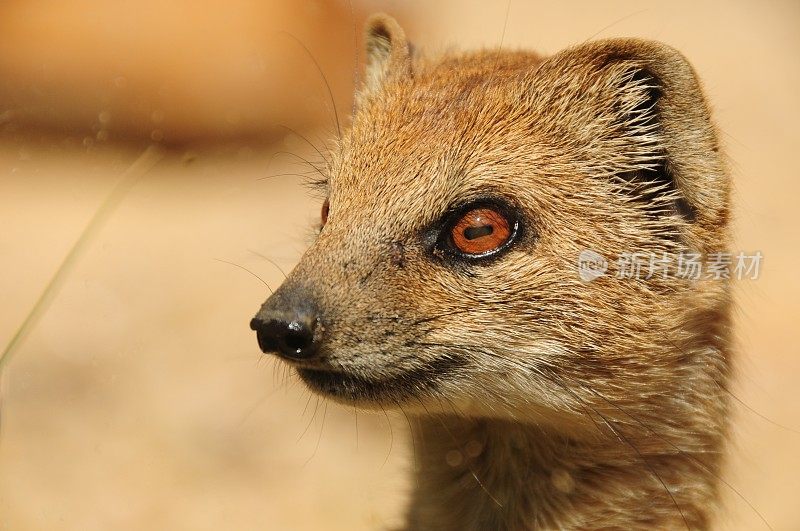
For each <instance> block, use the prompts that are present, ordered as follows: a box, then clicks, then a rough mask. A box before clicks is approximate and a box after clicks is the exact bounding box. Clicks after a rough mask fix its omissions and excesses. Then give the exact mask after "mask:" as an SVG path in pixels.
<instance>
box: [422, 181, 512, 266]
mask: <svg viewBox="0 0 800 531" xmlns="http://www.w3.org/2000/svg"><path fill="white" fill-rule="evenodd" d="M481 208H487V209H490V210H494V211H496V212H499V213H500V215H502V216H503V217H504V218H505V219H506V221H508V226H509V229H510V233H509V236H508V238H507V239H506V241H505V242H504V243H503V244H502V245H500V246H498V247H496V248H494V249H491V250H489V251H486V252H484V253H479V254H470V253H465V252H463V251H461V250H460V249H459V248H458V247H457V246H456V244H455V242H454V241H453V235H452V232H453V229H454V228H455V226H456V225H457V224H458V222H459V221H460V220H461V218H462V217H463V216H464V215H465V214H467V213H468V212H470V211H472V210H477V209H481ZM518 212H519V211H518V209H517V208H515V207H514V206H513V205H512V204H511V203H509V202H508V201H506V200H505V199H501V198H497V197H482V198H479V199H474V200H471V201H468V202H466V203H463V204H461V205H458V206H456V207H454V208H452V209H451V210H450V211H449V212H447V213H446V214H445V215H444V216H443V217H442V221H441V222H440V223H438V224H437V231H438V236H437V238H436V244H435V247H434V254H439V255H443V256H444V257H446V258H449V259H451V260H452V259H455V260H458V261H461V262H470V263H475V262H487V261H488V260H489V259H494V258H497V257H499V256H501V255H502V254H504V253H505V252H506V251H507V250H509V249H510V248H511V247H513V246H514V244H515V243H516V242H517V241H518V240H519V239H520V235H521V233H522V222H521V216H520V215H519V213H518Z"/></svg>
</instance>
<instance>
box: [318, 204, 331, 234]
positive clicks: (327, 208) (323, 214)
mask: <svg viewBox="0 0 800 531" xmlns="http://www.w3.org/2000/svg"><path fill="white" fill-rule="evenodd" d="M330 210H331V202H330V201H329V200H328V199H327V198H326V199H325V201H324V202H323V203H322V211H321V212H320V213H319V217H320V221H321V222H322V225H321V226H320V228H322V227H324V226H325V224H326V223H328V212H330Z"/></svg>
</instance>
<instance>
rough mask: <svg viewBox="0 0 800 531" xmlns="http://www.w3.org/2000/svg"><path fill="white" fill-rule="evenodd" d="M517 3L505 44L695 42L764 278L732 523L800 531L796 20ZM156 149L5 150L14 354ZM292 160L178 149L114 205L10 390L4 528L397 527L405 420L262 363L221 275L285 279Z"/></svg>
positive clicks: (303, 220)
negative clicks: (109, 202)
mask: <svg viewBox="0 0 800 531" xmlns="http://www.w3.org/2000/svg"><path fill="white" fill-rule="evenodd" d="M518 4H522V3H521V2H515V3H514V4H512V8H511V16H510V17H509V23H508V26H507V29H506V31H505V36H504V37H503V38H502V40H503V43H504V46H508V47H514V46H527V47H533V48H536V49H539V50H542V51H544V52H552V51H555V50H558V49H560V48H561V47H563V46H566V45H568V44H570V43H575V42H580V41H583V40H585V39H588V38H590V37H592V36H594V35H595V34H597V33H598V32H600V34H599V36H600V37H609V36H616V35H638V36H645V37H650V38H656V39H659V40H663V41H665V42H669V43H671V44H673V45H674V46H676V47H678V48H679V49H681V50H682V51H684V52H685V53H686V55H687V56H689V57H690V58H691V59H692V61H693V63H694V64H695V66H696V68H697V69H698V71H699V72H700V74H701V76H702V77H703V79H704V80H705V82H706V87H707V90H708V93H709V96H710V98H711V100H712V102H713V104H714V107H715V110H716V117H717V120H718V123H719V125H720V127H721V129H722V131H723V138H724V141H725V144H726V145H727V148H728V153H729V155H730V159H731V166H732V170H733V176H734V179H735V183H736V197H735V201H736V205H737V207H736V212H737V220H736V235H737V241H736V249H737V250H738V249H741V250H745V251H756V250H759V251H761V252H762V253H763V254H764V256H765V262H764V265H763V270H762V275H761V278H759V279H758V280H755V281H743V282H740V283H738V285H737V299H738V310H737V315H738V334H739V337H740V350H741V353H740V361H739V372H740V376H739V384H738V388H737V390H736V391H735V392H736V396H737V397H738V398H739V399H741V401H742V402H743V403H744V404H746V407H741V408H740V411H739V414H738V421H737V424H736V440H735V444H734V447H735V448H734V451H733V456H732V458H731V467H730V473H729V474H728V482H729V483H730V485H731V488H727V487H724V488H723V490H724V492H725V493H726V498H727V505H728V507H729V509H728V510H727V511H726V514H725V517H724V518H723V520H722V521H721V522H720V525H719V527H720V528H721V529H737V530H750V529H766V526H765V525H764V524H763V523H761V521H760V520H759V517H758V516H757V515H756V514H755V512H754V510H753V509H751V508H750V507H749V506H748V504H750V505H752V506H753V507H755V508H756V509H757V510H758V511H759V512H760V513H761V514H762V515H763V516H764V518H766V520H767V521H769V523H770V524H771V525H772V527H773V529H777V530H792V529H799V528H800V507H799V506H798V505H797V503H796V501H795V500H796V497H797V492H798V491H800V452H798V451H797V450H798V448H800V434H798V433H797V432H796V431H792V429H794V430H800V405H799V404H800V386H798V375H800V356H798V354H800V352H799V351H800V348H798V345H797V328H796V327H797V325H796V323H797V320H798V303H797V301H798V298H800V282H799V281H798V275H797V266H798V265H799V264H800V248H798V243H800V242H798V239H797V236H796V231H797V230H798V222H797V220H796V198H797V197H798V194H800V182H799V181H798V175H797V169H796V162H795V160H794V155H795V152H796V149H797V146H798V141H799V140H800V135H799V134H798V130H797V128H796V123H797V119H798V117H800V112H799V111H800V109H799V108H798V106H799V105H800V104H798V99H797V97H796V92H797V86H798V84H800V64H798V57H799V56H800V55H798V52H800V33H799V32H798V31H797V28H798V22H800V7H798V5H797V4H795V3H784V4H771V5H770V6H769V7H767V5H766V4H764V5H761V6H760V8H758V9H757V8H756V7H755V6H754V5H745V4H738V3H735V4H734V3H731V4H726V5H725V6H724V7H722V6H713V5H705V6H703V7H698V6H691V7H690V5H689V4H686V5H673V6H672V7H657V6H645V7H644V8H643V7H642V6H641V5H640V4H639V3H635V4H634V3H631V2H613V3H607V4H604V5H602V6H595V5H594V4H586V5H584V4H579V5H578V4H575V5H565V6H561V7H560V8H558V9H556V8H549V10H543V9H540V8H534V7H532V6H529V5H528V4H523V5H518ZM386 9H387V10H391V4H389V7H387V8H386ZM416 9H417V11H418V14H419V15H422V16H420V17H419V19H418V21H417V29H416V30H415V33H414V34H412V35H411V37H412V39H414V40H416V41H417V42H418V43H419V44H421V45H423V46H426V47H434V48H435V47H438V46H442V45H445V44H447V43H457V44H458V45H459V46H461V47H465V48H466V47H474V46H481V45H487V46H488V45H496V44H497V43H499V41H500V40H501V35H502V34H503V20H504V17H505V6H504V5H500V4H498V5H495V6H491V7H485V6H482V5H480V4H477V3H468V4H458V5H457V4H454V3H444V4H441V5H439V4H437V7H436V8H431V7H426V8H423V7H422V6H421V5H419V6H418V7H417V8H416ZM609 25H610V27H607V26H609ZM606 27H607V28H606ZM142 149H143V148H140V147H133V146H120V145H107V146H104V147H93V148H91V149H87V148H86V147H84V146H83V145H82V143H81V141H80V139H77V140H76V139H72V140H70V139H62V138H59V137H52V136H48V137H44V138H32V137H30V136H21V135H5V136H3V137H2V138H0V227H2V231H0V259H1V260H2V262H1V263H2V269H1V270H0V272H2V275H0V300H2V304H0V344H5V342H6V341H7V340H8V339H10V337H11V336H12V334H13V333H14V331H15V329H16V328H17V327H18V326H19V324H20V323H21V321H22V320H23V319H24V317H25V315H26V313H27V312H28V311H29V310H30V308H31V307H32V305H33V304H34V302H35V300H36V299H37V297H38V296H39V294H40V293H41V291H42V289H43V287H44V285H45V284H46V282H47V281H48V280H49V279H50V277H51V276H52V274H53V272H54V271H55V269H56V268H57V266H58V264H59V263H60V262H61V260H62V259H63V258H64V256H65V255H66V253H67V252H68V250H69V248H70V246H71V245H72V243H73V242H74V241H75V240H76V238H77V237H78V235H79V234H80V232H81V230H82V229H83V228H84V226H85V225H86V223H87V222H88V221H89V219H90V218H91V216H92V214H93V212H94V211H95V210H96V209H97V208H98V206H99V205H100V204H101V202H102V201H103V199H104V198H105V197H106V196H107V194H108V193H109V192H110V190H111V189H112V188H113V186H114V184H115V183H116V182H118V180H119V179H120V177H121V175H122V174H123V172H124V171H125V170H126V168H128V167H129V166H130V164H131V163H132V162H133V161H134V160H135V159H136V158H137V157H138V156H139V155H140V153H141V151H142ZM285 149H288V150H291V151H295V152H302V150H303V149H304V148H303V146H302V142H300V141H299V140H298V139H297V138H292V137H289V138H287V139H286V140H285V142H279V143H276V144H275V145H270V146H258V145H250V146H247V145H240V146H235V147H214V148H205V149H199V148H196V149H193V150H191V151H190V152H186V151H184V150H177V151H169V152H166V153H165V154H164V156H163V158H162V159H161V160H160V161H159V162H158V164H156V166H155V167H154V168H153V169H152V170H151V171H149V172H148V173H147V174H146V175H144V176H142V178H141V179H140V180H139V181H138V182H137V184H136V185H135V187H134V188H133V189H132V190H131V192H130V193H129V194H128V195H127V197H126V198H125V199H124V201H123V203H122V204H121V206H120V207H119V208H118V209H117V210H116V211H115V212H114V214H113V216H112V217H111V218H110V220H109V222H108V223H107V225H106V226H105V227H104V229H103V230H102V231H101V232H100V233H99V235H98V237H97V238H96V239H95V241H94V242H93V243H92V245H91V246H90V247H89V249H88V251H87V252H86V253H85V254H84V255H83V256H82V257H81V258H80V260H79V261H78V262H77V264H76V267H75V269H74V271H73V273H72V274H71V275H70V277H69V278H68V281H67V282H66V284H65V285H64V286H63V289H62V290H61V291H60V293H59V295H58V297H57V298H56V299H55V301H54V303H53V305H52V306H51V307H50V309H49V311H48V312H47V313H46V315H45V316H44V318H43V319H42V321H41V322H40V324H39V326H38V327H37V328H36V329H35V330H34V331H33V333H32V334H31V335H30V336H29V337H28V338H27V340H26V342H25V343H24V345H23V346H22V348H21V349H20V350H19V351H18V352H17V353H16V355H15V357H14V358H13V359H12V360H10V363H9V364H8V366H7V367H6V369H5V371H4V374H3V376H2V384H3V388H2V392H3V395H2V398H3V403H2V426H1V429H2V431H0V529H9V530H29V529H30V530H39V529H42V530H45V529H46V530H56V529H57V530H79V529H80V530H106V529H115V530H139V529H170V530H173V529H174V530H182V529H186V530H204V529H208V530H212V529H214V530H218V529H237V530H238V529H270V530H306V529H308V530H316V529H332V530H335V529H342V530H345V529H346V530H357V529H377V528H382V527H385V526H387V525H390V524H392V523H394V522H396V521H397V518H398V515H399V514H400V512H401V507H402V503H403V500H404V496H405V492H406V491H407V488H408V485H407V481H406V477H405V471H406V469H407V467H408V466H409V465H408V459H407V458H408V451H407V449H406V440H405V431H404V430H405V420H404V419H402V418H395V417H394V416H392V415H389V416H387V417H384V416H381V415H371V414H365V413H358V414H357V415H356V413H355V412H354V411H353V410H350V409H347V408H341V407H338V406H335V405H332V404H330V405H326V404H325V403H323V402H321V401H318V400H317V399H316V398H312V397H310V395H309V393H308V392H307V391H305V390H304V389H303V388H302V386H300V385H299V384H297V383H296V382H295V379H294V378H293V377H292V376H291V375H288V374H287V373H286V372H285V371H284V370H283V369H282V368H281V366H280V365H278V364H276V363H275V362H273V361H272V360H270V359H266V358H264V357H262V356H261V355H260V354H259V352H258V349H257V347H256V344H255V339H254V337H253V334H252V332H251V331H250V330H249V329H248V328H247V323H248V320H249V318H250V317H251V315H252V314H253V312H254V311H255V309H256V308H257V307H258V305H259V304H260V303H261V302H262V300H263V299H264V298H265V296H266V295H267V288H266V287H265V286H264V285H263V284H262V283H261V282H260V281H259V280H258V279H256V278H254V277H253V276H251V275H250V274H248V273H247V272H245V271H244V270H242V269H240V268H239V267H237V266H235V265H230V264H228V263H226V262H233V263H235V264H238V265H240V266H243V267H246V268H248V269H250V270H251V271H253V272H254V273H255V274H257V275H259V276H260V277H261V278H262V279H263V280H264V281H265V282H266V283H268V284H269V285H271V286H276V285H278V284H279V283H280V281H281V278H282V273H281V272H280V270H279V268H282V269H284V270H288V269H290V268H291V267H292V265H293V263H295V261H296V260H297V259H298V257H299V256H300V254H301V252H302V249H303V247H304V245H305V244H306V243H307V241H308V240H309V237H310V228H309V227H310V225H311V222H312V221H313V220H314V219H315V218H316V216H317V215H318V209H319V202H318V200H317V199H315V198H313V197H309V196H308V193H307V191H306V190H305V189H304V188H303V187H302V186H301V185H300V184H299V181H298V179H296V178H293V177H291V176H285V177H275V178H270V179H262V178H263V177H267V176H270V175H274V174H276V173H283V172H285V171H295V170H297V169H300V168H299V167H297V166H295V165H293V164H291V162H290V159H289V158H286V157H280V156H279V157H278V158H273V153H274V152H277V151H282V150H285ZM263 256H266V257H268V258H269V259H270V260H272V261H274V262H275V264H273V263H271V262H270V261H268V260H266V259H264V258H263ZM276 264H277V265H276ZM762 416H763V417H766V418H767V419H768V420H765V419H764V418H762ZM776 423H777V424H780V425H783V426H785V427H781V426H778V425H776ZM787 427H788V428H792V429H788V428H787ZM734 489H735V490H736V491H737V492H738V494H736V493H735V492H734ZM744 500H746V502H745V501H744Z"/></svg>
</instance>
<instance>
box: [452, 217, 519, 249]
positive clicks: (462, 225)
mask: <svg viewBox="0 0 800 531" xmlns="http://www.w3.org/2000/svg"><path fill="white" fill-rule="evenodd" d="M512 235H513V231H512V225H511V223H510V222H509V221H508V219H507V218H506V217H505V216H504V215H503V214H501V213H500V212H498V211H497V210H493V209H491V208H486V207H484V208H476V209H474V210H470V211H468V212H467V213H465V214H464V215H463V216H461V218H460V219H459V220H458V221H457V222H456V224H455V225H454V226H453V228H452V229H451V231H450V237H451V238H452V240H453V245H455V247H456V249H458V250H459V251H460V252H462V253H464V254H467V255H474V256H478V255H484V254H488V253H491V252H492V251H496V250H498V249H500V248H501V247H502V246H503V245H505V244H506V243H507V242H508V241H509V239H511V236H512Z"/></svg>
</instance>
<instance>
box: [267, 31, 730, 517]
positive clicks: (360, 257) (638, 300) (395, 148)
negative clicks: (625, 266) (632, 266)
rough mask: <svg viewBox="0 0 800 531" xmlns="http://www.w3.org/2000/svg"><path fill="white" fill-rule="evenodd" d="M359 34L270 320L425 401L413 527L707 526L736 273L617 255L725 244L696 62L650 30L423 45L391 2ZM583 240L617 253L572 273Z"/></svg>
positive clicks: (311, 360)
mask: <svg viewBox="0 0 800 531" xmlns="http://www.w3.org/2000/svg"><path fill="white" fill-rule="evenodd" d="M366 49H367V57H368V60H367V65H366V74H365V80H364V83H363V87H361V89H360V91H359V93H358V94H357V98H356V110H355V113H354V116H353V119H352V126H351V127H350V128H349V130H348V131H346V132H345V133H344V134H343V135H342V136H341V137H340V138H339V140H338V142H337V145H336V147H335V149H334V150H333V151H332V153H331V155H330V161H329V166H328V167H327V168H326V170H325V174H326V176H327V179H326V182H324V183H322V185H321V186H323V187H324V190H325V192H326V196H327V198H328V199H327V200H326V201H325V203H324V205H323V212H322V223H321V229H320V232H319V236H318V237H317V239H316V240H315V242H314V243H313V244H312V245H311V247H310V248H309V249H308V250H307V252H306V253H305V254H304V256H303V257H302V258H301V260H300V262H299V264H298V265H297V267H296V268H295V269H294V270H293V271H292V272H291V274H289V275H288V278H287V279H286V281H285V282H284V283H283V285H282V286H281V287H280V288H279V289H277V290H276V291H275V293H274V294H273V295H272V296H270V297H269V299H268V300H267V301H266V302H265V303H264V304H263V306H262V307H261V309H260V310H259V312H258V314H257V315H256V317H255V318H254V319H253V320H252V321H251V327H252V328H253V329H254V330H256V332H257V338H258V342H259V345H260V347H261V349H262V350H263V351H264V352H272V353H275V354H277V355H278V356H280V357H281V358H282V359H284V360H285V361H286V362H287V363H289V364H291V365H292V366H293V367H294V368H295V369H296V371H297V374H298V375H299V377H300V378H301V379H302V381H303V382H305V384H306V385H308V387H309V388H310V389H312V390H313V391H315V392H316V393H319V394H321V395H322V396H325V397H328V398H330V399H332V400H335V401H337V402H341V403H344V404H350V405H355V406H357V407H361V408H378V407H381V408H395V409H398V408H402V410H403V411H405V412H406V413H407V414H408V415H409V416H411V417H412V435H413V437H414V438H415V441H416V443H415V448H416V450H415V453H416V467H415V468H416V470H415V474H416V476H417V477H416V478H415V481H414V482H413V485H415V490H414V491H413V493H412V495H411V501H410V504H409V507H408V510H407V515H406V524H405V527H406V528H407V529H419V530H472V529H475V530H490V529H491V530H494V529H511V530H522V529H673V528H691V529H706V528H709V527H710V525H711V523H712V518H713V514H714V508H715V501H716V499H717V497H718V489H719V482H720V479H719V476H720V473H721V472H720V468H721V464H722V459H723V454H724V443H725V440H726V433H727V420H726V418H727V414H728V408H729V396H728V391H727V389H728V386H729V373H730V371H731V360H730V356H731V354H730V351H731V347H730V332H729V329H730V305H731V301H730V293H729V282H728V281H727V280H726V279H725V278H724V277H721V278H715V277H709V276H705V275H703V276H693V277H685V276H680V275H678V274H677V271H675V270H674V269H666V270H664V271H661V272H658V273H656V274H653V273H652V272H651V273H650V274H646V275H645V274H642V275H637V276H636V277H633V276H630V275H621V274H619V273H620V272H621V269H622V266H621V265H617V259H618V257H620V256H623V255H626V254H630V253H633V254H636V255H639V256H656V257H658V258H659V259H661V258H662V257H681V256H683V255H684V254H687V253H688V254H696V255H699V256H701V257H703V260H704V261H707V259H708V257H709V256H711V255H713V254H715V253H720V252H722V251H724V250H725V249H726V244H727V241H728V218H729V188H730V182H729V177H728V175H727V173H726V169H725V165H724V161H723V158H722V156H721V154H720V149H719V141H718V139H717V134H716V132H715V128H714V126H713V125H712V122H711V119H710V115H709V109H708V105H707V103H706V101H705V98H704V96H703V93H702V90H701V87H700V84H699V82H698V78H697V76H696V75H695V72H694V71H693V69H692V67H691V66H690V65H689V63H688V62H687V60H686V59H685V58H684V57H683V56H682V55H681V54H680V53H678V52H677V51H675V50H674V49H672V48H670V47H668V46H666V45H663V44H660V43H657V42H651V41H645V40H636V39H612V40H602V41H597V42H588V43H584V44H581V45H578V46H575V47H573V48H569V49H566V50H564V51H562V52H560V53H557V54H555V55H553V56H550V57H542V56H540V55H537V54H535V53H530V52H522V51H505V50H502V51H501V50H494V51H492V50H486V51H480V52H473V53H448V54H445V55H442V56H438V57H425V56H423V55H422V54H421V53H420V52H419V51H417V50H415V49H414V48H413V47H412V46H411V45H410V44H409V42H408V40H407V39H406V36H405V34H404V32H403V30H402V29H401V28H400V27H399V25H398V24H397V23H396V22H395V21H394V20H393V19H391V18H389V17H387V16H385V15H377V16H374V17H373V18H372V19H371V20H370V21H369V22H368V25H367V30H366ZM586 250H591V252H592V253H596V255H597V256H600V257H603V258H605V259H607V261H608V263H609V264H610V265H609V266H608V270H607V271H606V272H605V274H599V275H598V276H597V277H596V278H590V279H588V280H587V279H586V278H585V277H582V276H581V275H579V274H578V260H579V257H580V256H581V253H582V252H585V251H586ZM676 260H677V258H676Z"/></svg>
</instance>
